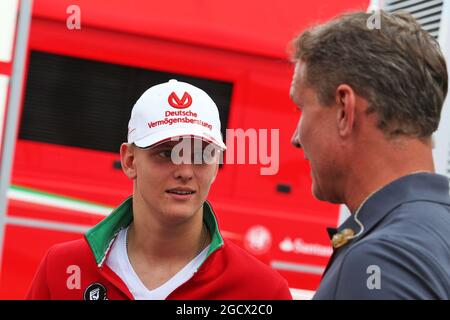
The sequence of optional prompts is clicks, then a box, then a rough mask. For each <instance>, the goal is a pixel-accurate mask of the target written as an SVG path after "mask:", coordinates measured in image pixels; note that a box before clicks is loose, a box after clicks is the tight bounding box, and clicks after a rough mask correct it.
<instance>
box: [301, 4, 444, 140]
mask: <svg viewBox="0 0 450 320" xmlns="http://www.w3.org/2000/svg"><path fill="white" fill-rule="evenodd" d="M370 17H371V14H368V13H363V12H356V13H350V14H345V15H342V16H340V17H337V18H335V19H333V20H331V21H329V22H327V23H325V24H322V25H319V26H316V27H312V28H310V29H308V30H306V31H304V32H303V33H302V34H301V35H299V36H298V37H297V38H296V39H294V41H293V46H294V50H295V51H294V55H293V58H294V61H303V62H304V63H306V66H307V68H306V82H307V85H309V86H311V87H313V88H315V89H316V90H317V95H318V99H319V101H320V102H321V103H322V104H324V105H327V106H328V105H331V104H332V103H333V102H334V101H335V90H336V88H337V87H338V86H339V85H340V84H344V83H345V84H348V85H349V86H351V87H352V88H353V90H355V92H356V93H357V94H358V95H360V96H362V97H364V98H365V99H367V101H368V103H369V107H368V109H367V112H368V113H372V112H375V113H376V115H377V118H378V123H377V125H378V127H379V128H380V129H381V130H382V131H383V132H384V133H385V134H386V135H387V136H388V137H392V136H396V135H408V136H414V137H417V138H425V137H429V136H431V134H432V133H433V132H434V131H435V130H436V129H437V127H438V125H439V119H440V113H441V109H442V105H443V102H444V99H445V96H446V94H447V85H448V75H447V67H446V63H445V59H444V57H443V55H442V52H441V50H440V49H439V45H438V43H437V42H436V40H435V39H434V38H433V37H432V36H431V35H430V34H428V33H427V32H426V31H424V30H423V29H422V28H421V26H420V25H419V24H418V23H417V21H416V20H415V19H414V18H413V17H412V16H411V15H409V14H408V13H392V14H390V13H386V12H384V11H381V12H379V17H380V19H381V28H379V29H372V30H371V29H369V28H368V27H367V21H368V19H369V18H370Z"/></svg>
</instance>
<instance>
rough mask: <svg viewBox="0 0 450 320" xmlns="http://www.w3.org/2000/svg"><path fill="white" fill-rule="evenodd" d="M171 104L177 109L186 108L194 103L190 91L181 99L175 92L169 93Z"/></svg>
mask: <svg viewBox="0 0 450 320" xmlns="http://www.w3.org/2000/svg"><path fill="white" fill-rule="evenodd" d="M168 101H169V104H170V105H171V106H172V107H174V108H175V109H186V108H189V107H190V106H191V104H192V97H191V95H190V94H189V93H187V92H185V93H184V94H183V97H182V98H181V99H180V98H179V97H178V96H177V94H176V93H175V92H172V93H171V94H170V95H169V99H168Z"/></svg>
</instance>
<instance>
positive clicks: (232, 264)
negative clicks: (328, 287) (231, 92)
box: [28, 80, 291, 300]
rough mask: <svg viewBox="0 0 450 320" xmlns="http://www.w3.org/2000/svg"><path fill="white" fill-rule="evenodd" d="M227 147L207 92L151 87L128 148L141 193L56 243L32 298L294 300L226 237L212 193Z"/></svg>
mask: <svg viewBox="0 0 450 320" xmlns="http://www.w3.org/2000/svg"><path fill="white" fill-rule="evenodd" d="M180 137H182V139H181V142H180ZM225 148H226V147H225V144H224V143H223V141H222V136H221V131H220V119H219V113H218V110H217V106H216V105H215V103H214V102H213V100H212V99H211V98H210V97H209V96H208V95H207V94H206V93H205V92H204V91H202V90H200V89H199V88H196V87H194V86H192V85H190V84H187V83H183V82H178V81H176V80H170V81H169V82H168V83H163V84H160V85H157V86H154V87H151V88H150V89H148V90H147V91H146V92H145V93H144V94H143V95H142V96H141V97H140V99H139V100H138V101H137V102H136V104H135V105H134V107H133V110H132V112H131V119H130V122H129V128H128V143H123V144H122V146H121V148H120V155H121V161H122V168H123V171H124V173H125V174H126V175H127V177H128V178H130V179H132V180H133V186H134V191H133V196H132V197H130V198H128V199H127V200H125V202H123V203H122V204H121V205H120V206H119V207H118V208H117V209H115V210H114V211H113V212H112V213H111V214H110V215H109V216H108V217H107V218H105V219H104V220H103V221H101V222H100V223H99V224H98V225H96V226H95V227H94V228H92V229H91V230H89V231H88V232H87V233H86V235H85V238H84V239H80V240H77V241H72V242H68V243H63V244H60V245H56V246H54V247H52V248H51V249H50V250H49V251H48V253H47V255H46V257H45V258H44V260H43V261H42V263H41V266H40V268H39V270H38V272H37V274H36V277H35V279H34V282H33V284H32V286H31V289H30V291H29V293H28V298H29V299H86V300H101V299H291V295H290V292H289V288H288V287H287V283H286V281H285V280H284V279H283V278H282V277H281V276H280V275H279V274H277V273H276V272H275V271H273V270H272V269H270V268H269V267H268V266H266V265H264V264H263V263H261V262H260V261H258V260H257V259H255V258H254V257H252V256H251V255H249V254H248V253H246V252H245V251H243V250H242V249H240V248H239V247H238V246H236V245H235V244H233V243H232V242H230V241H228V240H226V239H223V238H222V236H221V235H220V231H219V229H218V224H217V220H216V217H215V215H214V212H213V210H212V207H211V205H210V204H209V203H208V202H207V201H206V197H207V195H208V192H209V189H210V187H211V184H212V183H213V181H214V179H215V177H216V175H217V171H218V163H219V153H220V152H221V151H223V150H224V149H225ZM73 270H75V271H77V272H78V275H79V276H80V278H79V281H78V283H77V282H76V279H74V276H75V274H74V273H73V272H74V271H73ZM71 272H72V273H71Z"/></svg>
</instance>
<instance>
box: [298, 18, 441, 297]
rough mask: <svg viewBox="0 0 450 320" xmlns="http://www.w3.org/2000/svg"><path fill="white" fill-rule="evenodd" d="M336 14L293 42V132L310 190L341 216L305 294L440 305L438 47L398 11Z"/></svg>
mask: <svg viewBox="0 0 450 320" xmlns="http://www.w3.org/2000/svg"><path fill="white" fill-rule="evenodd" d="M370 18H371V14H367V13H354V14H348V15H344V16H341V17H339V18H337V19H334V20H332V21H330V22H328V23H326V24H324V25H320V26H318V27H315V28H312V29H310V30H307V31H305V32H304V33H303V34H302V35H300V36H299V37H298V38H297V39H296V40H295V42H294V45H295V51H296V52H295V61H296V68H295V72H294V77H293V81H292V86H291V96H292V99H293V101H294V102H295V103H296V104H297V105H298V107H299V109H300V110H301V112H302V115H301V118H300V121H299V124H298V126H297V128H296V131H295V133H294V135H293V137H292V143H293V145H294V146H296V147H299V148H303V152H304V156H305V158H306V159H308V160H309V162H310V165H311V175H312V181H313V183H312V192H313V194H314V195H315V197H316V198H318V199H319V200H324V201H329V202H332V203H344V204H346V205H347V207H348V208H349V209H350V211H351V213H352V215H351V216H350V217H349V218H348V220H346V221H345V222H344V223H343V224H342V225H341V226H339V228H338V230H337V231H338V232H337V233H336V231H334V232H335V234H334V236H333V238H332V244H333V247H334V254H333V256H332V257H331V259H330V262H329V264H328V267H327V269H326V271H325V274H324V276H323V278H322V281H321V284H320V287H319V289H318V290H317V292H316V295H315V297H314V298H315V299H449V298H450V239H449V235H450V196H449V181H448V179H447V177H445V176H441V175H438V174H435V173H434V165H433V158H432V139H431V135H432V133H433V132H434V131H435V130H436V129H437V127H438V123H439V118H440V112H441V109H442V105H443V102H444V99H445V96H446V94H447V84H448V76H447V68H446V63H445V60H444V57H443V55H442V53H441V51H440V50H439V46H438V44H437V42H436V41H435V40H434V39H433V38H432V36H431V35H429V34H428V33H427V32H425V31H423V30H422V29H421V27H420V25H419V24H418V23H417V22H416V21H415V20H414V19H413V18H412V17H411V16H410V15H408V14H402V13H396V14H388V13H385V12H380V13H379V18H380V23H381V28H380V29H369V28H368V27H367V25H368V21H369V19H370Z"/></svg>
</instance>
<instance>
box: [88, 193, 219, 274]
mask: <svg viewBox="0 0 450 320" xmlns="http://www.w3.org/2000/svg"><path fill="white" fill-rule="evenodd" d="M203 220H204V221H205V224H206V226H207V227H208V230H209V233H210V234H211V244H210V247H209V251H208V255H207V257H209V256H210V255H211V254H212V253H213V252H214V251H216V250H217V249H219V248H220V247H222V246H223V244H224V242H223V238H222V235H221V234H220V231H219V227H218V224H217V219H216V217H215V214H214V211H213V209H212V207H211V205H210V204H209V202H208V201H205V203H204V204H203ZM132 221H133V197H129V198H128V199H126V200H125V201H124V202H122V204H121V205H120V206H118V207H117V208H116V209H114V210H113V211H112V212H111V213H110V214H109V215H108V216H107V217H106V218H105V219H103V220H102V221H100V222H99V223H98V224H97V225H95V226H94V227H93V228H92V229H90V230H88V231H87V232H86V234H85V238H86V240H87V242H88V244H89V246H90V248H91V250H92V252H93V254H94V257H95V261H96V263H97V265H98V267H101V266H102V265H103V263H104V262H105V260H106V257H107V255H108V252H109V249H110V248H111V245H112V244H113V242H114V240H115V238H116V236H117V234H118V233H119V232H120V230H122V229H124V228H126V227H128V226H129V225H130V223H131V222H132Z"/></svg>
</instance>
